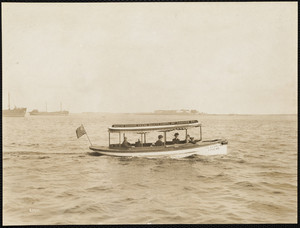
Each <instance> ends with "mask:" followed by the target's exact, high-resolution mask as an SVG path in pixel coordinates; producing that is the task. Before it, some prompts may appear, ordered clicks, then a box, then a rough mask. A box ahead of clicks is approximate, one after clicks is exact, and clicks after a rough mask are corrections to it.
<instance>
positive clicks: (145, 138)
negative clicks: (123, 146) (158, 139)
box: [144, 133, 146, 143]
mask: <svg viewBox="0 0 300 228" xmlns="http://www.w3.org/2000/svg"><path fill="white" fill-rule="evenodd" d="M144 143H146V133H144Z"/></svg>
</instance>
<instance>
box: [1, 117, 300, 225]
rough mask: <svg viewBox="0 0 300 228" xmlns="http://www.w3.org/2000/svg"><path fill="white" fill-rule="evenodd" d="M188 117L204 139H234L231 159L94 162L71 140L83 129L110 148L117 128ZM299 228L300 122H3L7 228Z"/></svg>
mask: <svg viewBox="0 0 300 228" xmlns="http://www.w3.org/2000/svg"><path fill="white" fill-rule="evenodd" d="M187 119H198V120H199V121H200V122H201V123H202V124H203V139H213V138H226V139H228V141H229V144H228V154H227V155H222V156H220V155H219V156H210V157H204V156H193V157H189V158H184V159H145V158H117V157H109V156H93V154H89V149H88V146H89V143H88V140H87V139H86V137H85V136H83V137H82V138H80V139H77V138H76V136H75V129H76V128H77V127H78V126H80V124H84V126H85V128H86V130H87V132H88V134H89V136H90V139H91V141H92V142H93V143H94V144H99V145H107V144H108V135H107V127H108V126H110V125H112V124H115V123H140V122H155V121H176V120H187ZM179 133H181V136H183V132H179ZM130 137H131V138H130ZM130 137H128V138H129V139H131V142H134V141H135V140H136V139H137V138H138V136H136V135H133V136H130ZM151 137H152V138H151ZM155 137H156V135H153V136H150V138H149V140H154V139H155ZM169 137H170V138H171V133H170V135H169ZM117 138H118V137H116V140H117ZM116 142H117V141H116ZM296 222H297V116H296V115H294V116H264V115H262V116H230V115H228V116H226V115H209V116H208V115H207V116H165V115H163V116H154V115H133V114H132V115H119V114H114V115H108V114H105V115H104V114H71V115H70V116H66V117H60V116H57V117H54V116H52V117H51V116H50V117H37V116H27V117H25V118H3V223H4V224H5V225H8V224H27V225H28V224H136V223H139V224H147V223H153V224H157V223H176V224H178V223H190V224H191V223H296Z"/></svg>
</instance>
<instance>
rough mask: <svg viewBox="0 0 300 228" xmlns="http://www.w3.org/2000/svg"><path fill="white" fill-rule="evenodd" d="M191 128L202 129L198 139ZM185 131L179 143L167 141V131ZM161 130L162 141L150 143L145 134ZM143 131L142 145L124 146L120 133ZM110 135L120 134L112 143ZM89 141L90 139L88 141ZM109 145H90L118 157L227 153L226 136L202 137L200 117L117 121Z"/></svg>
mask: <svg viewBox="0 0 300 228" xmlns="http://www.w3.org/2000/svg"><path fill="white" fill-rule="evenodd" d="M192 128H199V131H198V132H199V138H197V139H194V140H193V139H192V140H191V139H190V138H189V135H188V131H189V130H190V129H192ZM178 130H184V131H185V139H184V140H181V141H179V142H177V143H173V141H168V140H167V133H168V132H172V131H178ZM154 131H155V132H160V134H163V137H162V138H163V140H164V141H163V143H162V145H160V146H156V145H155V143H153V142H147V140H146V138H147V137H146V136H147V134H148V133H150V132H154ZM129 132H130V133H136V134H140V137H141V140H140V144H139V146H137V145H136V144H130V143H129V146H127V147H123V145H122V144H123V143H121V136H122V135H123V138H125V137H126V133H129ZM76 133H77V137H78V138H79V137H80V136H82V135H83V134H86V131H85V129H84V127H83V125H81V126H80V127H79V128H78V129H77V130H76ZM111 134H118V135H119V137H118V138H119V142H118V143H112V142H111ZM89 141H90V140H89ZM108 141H109V143H108V146H97V145H93V144H92V143H91V142H90V143H91V146H90V147H89V148H90V149H91V150H92V151H94V152H97V153H99V154H101V155H109V156H118V157H149V158H152V157H171V158H183V157H189V156H191V155H205V156H207V155H222V154H227V144H228V141H227V140H226V139H211V140H202V126H201V124H200V123H199V122H198V120H189V121H176V122H160V123H143V124H114V125H112V126H111V127H109V128H108Z"/></svg>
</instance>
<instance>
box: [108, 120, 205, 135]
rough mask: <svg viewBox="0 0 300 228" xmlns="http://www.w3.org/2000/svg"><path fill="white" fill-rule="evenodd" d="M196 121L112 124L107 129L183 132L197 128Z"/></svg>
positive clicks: (110, 130)
mask: <svg viewBox="0 0 300 228" xmlns="http://www.w3.org/2000/svg"><path fill="white" fill-rule="evenodd" d="M199 126H200V123H198V120H188V121H176V122H160V123H145V124H114V125H112V126H111V127H109V128H108V130H109V132H126V131H137V132H146V131H173V130H185V129H188V128H193V127H199Z"/></svg>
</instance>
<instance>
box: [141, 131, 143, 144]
mask: <svg viewBox="0 0 300 228" xmlns="http://www.w3.org/2000/svg"><path fill="white" fill-rule="evenodd" d="M141 144H142V147H143V133H141Z"/></svg>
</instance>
